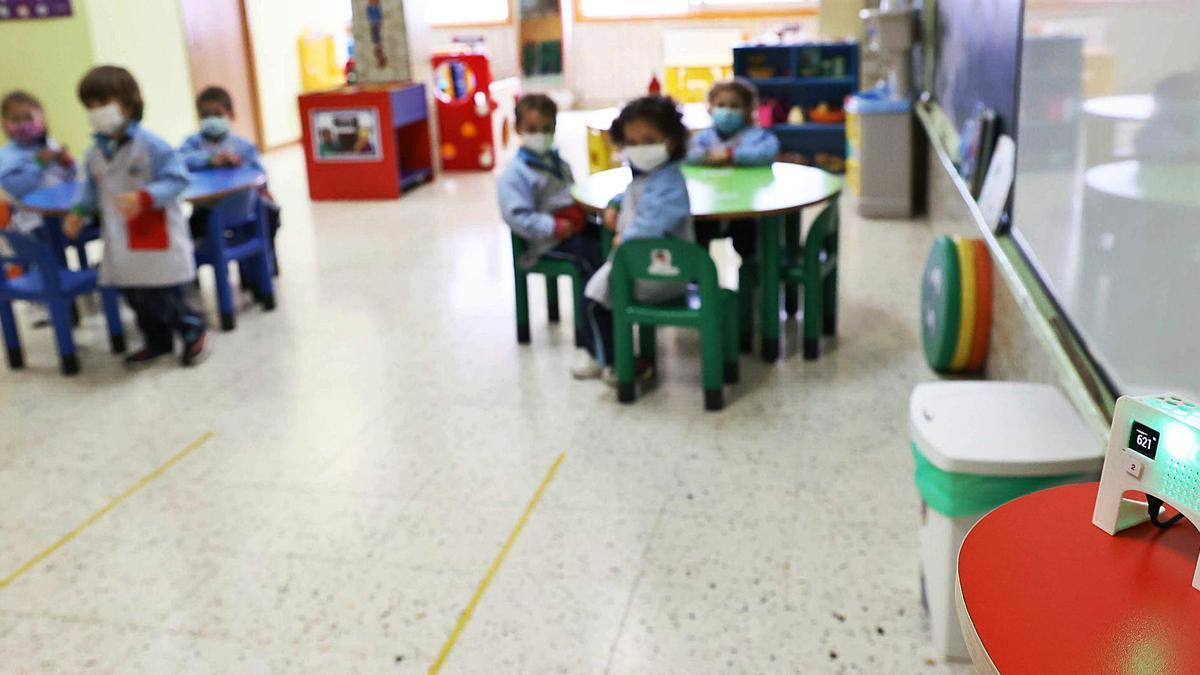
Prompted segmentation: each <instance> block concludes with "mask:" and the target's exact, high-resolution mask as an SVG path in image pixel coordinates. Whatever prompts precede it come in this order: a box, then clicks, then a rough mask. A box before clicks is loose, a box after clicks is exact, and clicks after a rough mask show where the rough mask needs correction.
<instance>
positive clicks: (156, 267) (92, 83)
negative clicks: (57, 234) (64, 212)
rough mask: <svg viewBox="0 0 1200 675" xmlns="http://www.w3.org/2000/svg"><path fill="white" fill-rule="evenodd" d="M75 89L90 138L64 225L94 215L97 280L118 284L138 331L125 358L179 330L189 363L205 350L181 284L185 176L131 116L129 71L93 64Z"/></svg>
mask: <svg viewBox="0 0 1200 675" xmlns="http://www.w3.org/2000/svg"><path fill="white" fill-rule="evenodd" d="M78 94H79V100H80V102H82V103H83V105H84V106H86V107H87V112H88V122H89V123H90V124H91V127H92V129H93V130H94V131H95V132H96V134H95V141H96V142H95V144H94V145H93V146H92V147H91V148H89V149H88V153H87V156H86V158H85V160H84V165H83V166H84V171H85V173H86V175H87V182H86V183H85V184H84V189H83V190H81V191H80V195H79V198H78V200H77V202H76V205H75V207H74V208H73V209H72V210H71V214H70V215H68V216H67V218H66V221H65V223H64V230H65V232H66V234H67V236H68V237H71V238H74V237H76V236H78V234H79V230H80V228H82V227H83V223H84V221H85V220H86V219H87V218H88V217H89V216H92V215H94V214H96V213H97V212H98V213H99V214H100V215H101V216H102V224H101V239H102V240H103V241H104V259H103V261H102V264H101V266H100V284H101V285H104V286H115V287H117V288H118V289H119V290H120V291H121V294H122V295H123V296H124V297H125V300H126V302H128V303H129V306H130V307H131V308H133V311H134V312H135V313H136V314H137V322H138V328H140V329H141V331H142V334H143V335H144V337H145V339H146V344H145V346H143V347H142V348H141V349H140V350H138V351H137V352H135V353H133V354H131V355H130V356H128V357H126V359H125V362H126V363H127V364H128V365H130V366H141V365H145V364H148V363H150V362H152V361H154V360H155V359H157V358H158V357H160V356H163V355H165V354H170V353H171V352H172V351H173V350H174V343H175V338H174V335H175V333H178V334H179V336H180V338H181V339H182V341H183V354H182V357H181V359H180V360H181V363H182V364H183V365H184V366H190V365H192V364H193V363H195V362H196V361H197V359H198V358H199V357H200V356H201V355H202V353H203V352H204V342H205V334H206V331H205V326H204V319H203V318H202V317H201V316H200V314H199V313H198V312H196V311H195V310H193V309H192V308H191V307H189V306H188V304H187V301H186V300H185V299H184V293H183V289H184V285H185V284H187V283H189V282H190V281H192V280H193V279H194V278H195V277H196V264H195V261H194V260H193V257H192V256H193V252H192V239H191V237H189V236H188V229H187V223H185V222H184V220H183V208H182V205H181V203H180V199H179V196H180V194H182V193H183V191H184V190H185V189H186V188H187V185H188V173H187V168H186V167H185V166H184V164H183V158H182V157H180V155H179V153H177V152H175V150H174V149H173V148H171V146H170V145H168V144H167V143H166V141H164V140H162V139H161V138H159V137H158V136H155V135H154V134H152V133H150V132H149V131H147V130H145V129H143V128H142V126H141V125H140V121H141V119H142V109H143V103H142V94H141V90H140V89H139V88H138V84H137V81H136V80H135V79H134V78H133V75H131V74H130V73H129V71H127V70H125V69H124V68H118V67H116V66H99V67H97V68H93V69H92V70H91V71H89V72H88V73H87V74H86V75H84V77H83V79H82V80H81V81H80V82H79V91H78Z"/></svg>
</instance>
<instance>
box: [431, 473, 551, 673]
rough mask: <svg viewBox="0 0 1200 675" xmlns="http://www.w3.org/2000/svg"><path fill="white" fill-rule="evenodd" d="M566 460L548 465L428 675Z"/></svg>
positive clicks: (434, 670)
mask: <svg viewBox="0 0 1200 675" xmlns="http://www.w3.org/2000/svg"><path fill="white" fill-rule="evenodd" d="M566 458H567V453H565V452H564V453H562V454H560V455H559V456H558V458H557V459H555V460H554V463H553V464H551V465H550V469H549V470H548V471H546V477H545V478H543V479H542V484H541V485H539V486H538V489H537V491H536V492H534V493H533V497H531V498H530V499H529V504H528V505H526V506H525V511H523V512H522V513H521V517H520V518H519V519H517V524H516V525H514V526H513V529H512V531H511V532H509V533H508V539H506V540H505V541H504V545H503V546H501V547H500V552H499V553H497V554H496V559H495V560H493V561H492V564H491V566H490V567H488V571H487V574H485V575H483V579H482V580H481V581H480V582H479V586H477V587H476V588H475V594H474V595H472V596H471V602H469V603H467V608H466V609H464V610H463V611H462V614H459V615H458V623H457V624H456V625H455V626H454V630H453V631H451V632H450V637H448V638H446V644H444V645H442V651H440V652H438V656H437V660H436V661H434V662H433V665H432V666H430V667H429V675H437V673H438V672H440V671H441V670H442V666H443V665H445V663H446V659H447V658H448V657H449V656H450V650H452V649H454V644H455V643H456V642H458V636H459V635H462V632H463V629H464V628H466V627H467V622H468V621H470V620H471V616H472V615H473V614H474V613H475V608H476V607H478V606H479V601H480V600H481V599H482V598H483V594H484V592H485V591H487V589H488V586H490V585H491V583H492V579H493V578H494V577H495V576H496V572H497V571H499V570H500V565H502V564H504V559H505V558H507V557H508V552H509V551H510V550H512V546H513V543H515V542H516V541H517V537H518V536H520V534H521V530H523V529H525V523H526V522H527V521H528V520H529V514H531V513H533V509H534V508H535V507H536V506H537V505H538V502H540V501H541V500H542V494H544V493H545V492H546V487H547V486H548V485H550V481H552V480H554V474H556V473H558V467H559V466H561V465H562V463H563V460H564V459H566Z"/></svg>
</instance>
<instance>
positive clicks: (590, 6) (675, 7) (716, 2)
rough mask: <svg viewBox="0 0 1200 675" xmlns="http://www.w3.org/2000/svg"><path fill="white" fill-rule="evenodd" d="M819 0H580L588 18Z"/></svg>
mask: <svg viewBox="0 0 1200 675" xmlns="http://www.w3.org/2000/svg"><path fill="white" fill-rule="evenodd" d="M818 4H819V0H579V11H580V14H581V15H582V16H583V17H585V18H596V19H611V18H618V17H639V16H642V17H644V16H704V15H705V14H712V13H725V12H738V11H755V10H772V11H778V12H781V13H782V12H785V11H787V10H788V9H811V8H814V7H816V6H817V5H818Z"/></svg>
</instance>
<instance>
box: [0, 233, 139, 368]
mask: <svg viewBox="0 0 1200 675" xmlns="http://www.w3.org/2000/svg"><path fill="white" fill-rule="evenodd" d="M10 265H16V266H19V267H20V268H21V269H23V270H24V273H22V274H21V275H20V276H17V277H16V278H13V279H9V278H8V274H7V272H8V269H9V266H10ZM97 282H98V275H97V274H96V270H93V269H85V270H68V269H63V268H62V267H60V266H59V264H58V257H57V256H56V254H55V252H54V251H53V250H52V249H51V248H50V247H49V246H46V245H45V244H42V243H40V242H38V241H36V240H34V239H33V238H31V237H28V236H26V235H23V234H18V233H16V232H9V231H4V230H0V328H3V332H4V346H5V348H6V349H7V351H8V365H9V367H10V368H12V369H13V370H17V369H20V368H23V367H24V366H25V355H24V353H23V352H22V350H21V337H20V335H19V334H18V333H17V321H16V317H15V316H13V310H12V303H13V301H14V300H26V301H30V302H41V303H45V305H46V306H47V307H48V308H49V309H50V321H51V323H52V324H53V326H54V339H55V341H56V342H57V343H58V356H59V362H60V364H61V367H62V373H63V375H74V374H76V373H78V372H79V358H78V356H77V355H76V353H75V340H74V338H73V337H72V336H71V307H72V304H73V302H74V300H75V298H76V297H78V296H80V295H84V294H87V293H91V292H92V291H94V290H96V288H97ZM100 298H101V301H102V304H103V305H104V316H105V318H106V319H107V321H108V335H109V341H110V344H111V346H112V351H113V353H114V354H120V353H122V352H124V351H125V331H124V328H123V327H122V325H121V315H120V313H119V311H118V305H117V292H116V289H113V288H101V289H100Z"/></svg>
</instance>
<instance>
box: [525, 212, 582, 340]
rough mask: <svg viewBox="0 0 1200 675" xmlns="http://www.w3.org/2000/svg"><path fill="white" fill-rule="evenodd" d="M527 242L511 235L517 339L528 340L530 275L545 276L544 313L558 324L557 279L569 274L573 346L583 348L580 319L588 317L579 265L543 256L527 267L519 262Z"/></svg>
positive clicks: (526, 247)
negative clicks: (515, 293) (584, 306)
mask: <svg viewBox="0 0 1200 675" xmlns="http://www.w3.org/2000/svg"><path fill="white" fill-rule="evenodd" d="M528 248H529V244H528V243H527V242H526V241H525V240H524V239H522V238H520V237H518V236H517V235H515V234H514V235H512V249H513V279H514V280H515V282H516V290H517V342H518V343H520V344H523V345H527V344H529V342H530V332H529V275H530V274H540V275H542V276H544V277H545V278H546V316H547V318H548V319H549V320H550V323H558V321H559V311H558V278H559V277H570V278H571V287H572V288H573V289H574V291H575V346H576V347H584V346H586V345H584V344H583V336H584V330H583V322H584V321H586V320H587V317H585V316H584V314H583V289H584V279H583V275H582V274H581V273H580V271H579V268H578V267H576V266H575V265H573V264H571V263H569V262H567V261H566V260H549V259H547V258H542V259H540V260H538V262H537V264H536V265H534V266H533V267H531V268H529V269H524V268H522V267H521V265H520V260H521V257H522V256H524V255H525V252H526V251H527V250H528Z"/></svg>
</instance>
